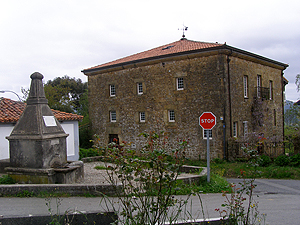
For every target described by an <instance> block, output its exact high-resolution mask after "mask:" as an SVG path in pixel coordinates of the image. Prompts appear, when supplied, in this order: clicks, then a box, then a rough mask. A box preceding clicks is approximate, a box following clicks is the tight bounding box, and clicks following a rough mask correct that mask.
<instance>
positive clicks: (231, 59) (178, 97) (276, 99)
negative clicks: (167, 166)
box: [82, 38, 288, 159]
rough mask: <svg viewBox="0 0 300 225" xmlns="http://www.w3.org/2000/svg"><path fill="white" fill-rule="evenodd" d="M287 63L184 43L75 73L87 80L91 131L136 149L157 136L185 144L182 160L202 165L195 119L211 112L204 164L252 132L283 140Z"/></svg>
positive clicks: (220, 46)
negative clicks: (158, 133)
mask: <svg viewBox="0 0 300 225" xmlns="http://www.w3.org/2000/svg"><path fill="white" fill-rule="evenodd" d="M287 67H288V65H287V64H284V63H281V62H277V61H274V60H272V59H269V58H265V57H263V56H260V55H256V54H253V53H251V52H247V51H244V50H241V49H238V48H235V47H232V46H229V45H227V44H226V43H225V44H220V43H206V42H197V41H191V40H187V39H185V38H182V39H180V40H179V41H176V42H173V43H170V44H166V45H163V46H160V47H157V48H154V49H151V50H148V51H144V52H141V53H137V54H134V55H131V56H128V57H124V58H121V59H118V60H115V61H112V62H109V63H105V64H101V65H98V66H94V67H91V68H88V69H85V70H83V71H82V72H83V73H84V74H85V75H87V76H88V84H89V104H90V106H89V107H90V118H91V121H92V129H93V130H94V132H95V133H96V134H98V135H99V137H100V140H101V144H102V145H106V144H107V143H108V142H110V141H111V140H112V139H113V138H117V139H118V140H119V141H127V142H132V143H133V144H132V147H136V148H141V147H142V146H143V144H144V142H143V141H144V139H142V138H141V137H138V135H139V134H140V133H141V132H150V131H153V130H164V131H166V132H167V134H168V138H169V142H170V143H171V144H172V143H174V142H177V140H178V139H183V138H186V139H189V143H190V148H189V151H188V154H187V156H188V157H190V158H193V159H198V158H202V159H203V158H205V154H206V134H205V132H204V131H203V130H202V128H201V127H200V126H199V116H200V115H201V114H202V113H203V112H213V113H214V114H215V115H216V117H217V124H216V126H215V127H214V128H213V129H212V130H211V132H210V134H209V135H210V138H211V141H210V143H211V154H212V156H211V157H212V158H215V157H219V158H223V157H224V156H225V154H226V149H227V143H228V140H232V139H236V138H237V139H239V138H243V137H245V136H247V135H248V134H250V133H252V132H256V133H258V134H259V135H263V136H264V137H265V138H267V139H272V138H273V139H274V138H276V139H277V140H282V139H283V100H284V99H283V98H284V95H283V92H284V85H285V79H284V77H283V71H284V70H285V69H286V68H287Z"/></svg>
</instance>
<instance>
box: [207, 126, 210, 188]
mask: <svg viewBox="0 0 300 225" xmlns="http://www.w3.org/2000/svg"><path fill="white" fill-rule="evenodd" d="M206 138H207V141H206V144H207V153H206V154H207V156H206V158H207V183H210V153H209V130H206Z"/></svg>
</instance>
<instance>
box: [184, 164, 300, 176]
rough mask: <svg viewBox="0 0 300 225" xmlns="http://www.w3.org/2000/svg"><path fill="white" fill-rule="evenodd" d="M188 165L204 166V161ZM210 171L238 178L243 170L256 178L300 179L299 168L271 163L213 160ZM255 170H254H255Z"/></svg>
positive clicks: (247, 174)
mask: <svg viewBox="0 0 300 225" xmlns="http://www.w3.org/2000/svg"><path fill="white" fill-rule="evenodd" d="M190 165H199V166H206V162H205V161H200V162H199V161H195V162H192V163H190ZM210 166H211V172H212V173H213V174H216V175H218V176H221V177H225V178H239V177H240V176H241V171H245V174H246V177H247V178H250V177H253V176H254V175H255V177H256V178H269V179H270V178H273V179H295V180H300V168H299V167H291V166H282V167H281V166H276V165H275V164H274V163H272V164H271V165H270V166H268V167H261V166H258V167H254V166H251V165H250V164H249V163H247V162H226V161H221V162H218V163H216V162H214V161H212V162H211V164H210ZM255 170H256V172H255Z"/></svg>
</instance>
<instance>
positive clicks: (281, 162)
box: [274, 155, 290, 166]
mask: <svg viewBox="0 0 300 225" xmlns="http://www.w3.org/2000/svg"><path fill="white" fill-rule="evenodd" d="M274 162H275V164H276V165H277V166H288V165H289V163H290V158H289V157H288V156H287V155H280V156H278V157H277V158H276V159H275V160H274Z"/></svg>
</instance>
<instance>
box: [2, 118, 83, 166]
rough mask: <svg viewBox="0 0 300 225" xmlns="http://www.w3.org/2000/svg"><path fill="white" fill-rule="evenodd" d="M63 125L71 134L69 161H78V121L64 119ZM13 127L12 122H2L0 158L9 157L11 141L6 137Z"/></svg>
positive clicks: (68, 145) (68, 149) (68, 152)
mask: <svg viewBox="0 0 300 225" xmlns="http://www.w3.org/2000/svg"><path fill="white" fill-rule="evenodd" d="M61 126H62V128H63V129H64V131H65V132H66V133H67V134H69V136H68V137H67V157H68V161H77V160H78V159H79V130H78V121H74V120H73V121H63V122H62V123H61ZM13 128H14V124H12V123H7V124H5V123H0V160H1V159H8V158H9V142H8V140H7V139H6V138H5V137H7V136H9V135H10V133H11V132H12V130H13Z"/></svg>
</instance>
